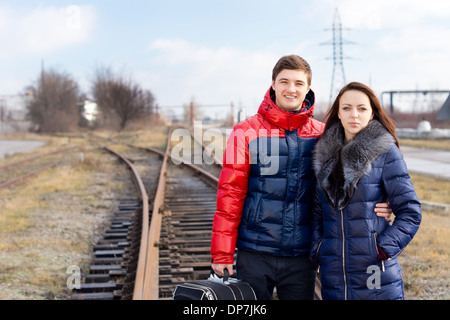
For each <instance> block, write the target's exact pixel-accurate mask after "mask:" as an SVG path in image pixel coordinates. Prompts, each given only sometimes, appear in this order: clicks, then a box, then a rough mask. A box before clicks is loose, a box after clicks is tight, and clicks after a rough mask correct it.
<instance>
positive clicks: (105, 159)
mask: <svg viewBox="0 0 450 320" xmlns="http://www.w3.org/2000/svg"><path fill="white" fill-rule="evenodd" d="M99 134H100V135H102V136H104V137H111V136H113V134H110V133H108V132H101V133H99ZM165 135H166V128H155V129H153V130H151V131H139V132H128V133H125V134H124V135H123V137H122V138H121V139H122V140H123V141H126V142H128V143H133V144H136V145H140V146H149V147H154V148H159V149H163V147H164V145H165V143H166V141H165V139H166V138H165ZM21 138H23V137H21ZM26 138H32V139H42V137H39V136H34V135H32V136H26ZM45 139H46V140H48V141H49V145H47V146H46V147H45V148H46V149H41V150H37V151H34V152H31V153H28V154H17V155H14V156H8V157H7V158H6V159H0V166H1V165H2V164H5V163H9V162H12V161H15V160H18V159H22V158H26V157H29V156H31V155H35V154H39V153H42V152H43V150H47V149H51V148H53V147H59V146H61V145H69V146H70V145H77V144H80V143H81V141H82V140H81V139H76V138H73V139H67V138H63V137H61V138H58V137H51V138H50V137H47V138H45ZM90 147H91V146H90V145H86V144H84V145H83V147H82V149H81V151H79V152H77V153H74V154H71V155H68V156H67V158H66V160H65V161H64V162H63V164H61V165H59V166H57V167H56V168H53V169H51V170H49V171H46V172H44V173H42V174H40V175H39V176H37V177H35V178H33V179H32V180H30V181H29V182H27V183H25V184H21V185H18V186H16V187H14V188H10V189H7V190H0V299H36V300H37V299H66V298H67V294H68V293H69V292H70V291H69V290H68V289H67V286H66V281H67V279H68V277H69V276H70V274H68V273H67V269H68V267H70V266H72V265H75V266H79V267H80V268H81V271H82V272H85V271H86V270H87V266H88V264H89V260H90V252H91V249H92V246H93V244H95V242H96V239H97V238H98V237H100V235H101V233H102V230H103V229H104V228H106V225H107V221H108V218H109V217H110V215H111V213H112V212H113V210H114V208H115V207H116V206H117V204H118V200H117V199H118V197H119V196H120V195H122V194H123V193H124V192H125V191H126V190H129V189H130V188H132V185H131V182H129V180H128V177H129V174H128V172H127V171H126V170H125V169H124V168H123V167H122V166H121V165H120V163H118V161H117V160H116V159H115V158H114V157H111V156H110V155H108V154H106V153H104V152H103V151H101V150H99V149H97V150H94V151H90ZM81 152H82V153H83V157H80V153H81ZM411 176H412V179H413V182H414V185H415V188H416V192H417V193H418V195H419V198H420V199H421V200H426V201H432V202H441V203H447V204H450V182H449V181H446V180H439V179H435V178H430V177H427V176H420V175H411ZM449 214H450V213H449V212H440V211H433V212H431V211H424V212H423V220H422V224H421V226H420V229H419V232H418V233H417V235H416V237H415V238H414V240H413V241H412V242H411V244H410V245H409V246H408V247H407V249H406V250H405V251H404V252H403V253H402V255H401V256H400V263H401V265H402V268H403V273H404V281H405V295H406V298H407V299H427V300H428V299H450V289H449V280H448V279H450V273H449V270H450V268H449V266H450V265H449V257H450V248H449V246H448V243H449V240H450V232H449V231H450V217H449Z"/></svg>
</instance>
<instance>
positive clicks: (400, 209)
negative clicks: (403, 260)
mask: <svg viewBox="0 0 450 320" xmlns="http://www.w3.org/2000/svg"><path fill="white" fill-rule="evenodd" d="M311 75H312V74H311V69H310V66H309V64H308V63H307V62H306V61H305V60H304V59H302V58H300V57H298V56H296V55H290V56H285V57H282V58H281V59H280V60H279V61H278V62H277V64H276V65H275V67H274V69H273V73H272V86H271V88H270V89H269V90H268V91H267V93H266V95H265V97H264V100H263V102H262V104H261V106H260V107H259V110H258V113H257V114H256V115H254V116H253V117H251V118H249V119H247V120H245V121H243V122H240V123H239V124H237V125H236V127H235V128H234V130H233V132H232V134H231V135H230V137H229V139H228V142H227V146H226V149H225V155H224V164H223V169H222V172H221V175H220V179H219V190H218V193H217V211H216V213H215V215H214V224H213V234H212V242H211V254H212V258H213V263H212V268H213V270H214V271H215V272H216V273H217V274H218V275H219V276H221V275H223V270H224V269H225V268H226V269H228V271H229V273H230V274H232V273H233V262H234V261H233V255H234V253H235V248H236V247H237V248H238V253H237V261H236V269H237V277H238V278H239V279H242V280H244V281H247V282H248V283H250V285H251V286H252V287H253V289H254V290H255V292H256V295H257V297H258V299H261V300H268V299H271V298H272V294H273V290H274V287H276V288H277V295H278V297H279V298H280V299H289V300H294V299H302V300H308V299H313V297H314V285H315V276H316V273H317V266H319V267H320V275H321V283H322V297H323V298H324V299H364V300H368V299H403V298H404V296H403V282H402V271H401V268H400V265H399V263H398V260H397V256H398V255H399V254H400V253H401V251H402V250H403V249H404V248H405V247H406V245H407V244H408V243H409V242H410V241H411V239H412V238H413V236H414V235H415V233H416V232H417V230H418V227H419V224H420V220H421V210H420V202H419V200H418V198H417V196H416V193H415V191H414V187H413V185H412V183H411V179H410V177H409V175H408V171H407V168H406V165H405V162H404V161H403V157H402V155H401V153H400V151H399V144H398V140H397V138H396V134H395V127H394V125H393V123H392V121H391V120H390V119H389V118H388V117H387V115H386V114H385V113H384V111H383V109H382V108H381V105H380V102H379V101H378V99H377V98H376V96H375V94H374V93H373V91H372V90H371V89H370V88H368V87H367V86H365V85H363V84H361V83H357V82H352V83H350V84H348V85H346V86H345V87H344V88H343V89H342V90H341V91H340V93H339V95H338V96H337V98H336V101H335V102H334V104H333V105H332V107H331V108H330V110H329V111H328V113H327V115H326V123H325V125H324V124H322V123H320V122H318V121H316V120H314V119H312V115H313V111H314V102H315V97H314V93H313V91H312V90H310V85H311ZM248 132H251V134H246V133H248ZM227 154H232V155H233V156H232V157H227ZM272 162H276V164H277V170H275V172H273V170H272V171H271V173H270V174H265V173H266V172H267V171H265V170H264V169H265V168H267V166H270V165H271V163H272ZM272 164H273V163H272ZM391 208H392V209H391ZM392 212H393V213H394V214H395V221H394V222H393V223H390V222H391V219H390V216H391V213H392Z"/></svg>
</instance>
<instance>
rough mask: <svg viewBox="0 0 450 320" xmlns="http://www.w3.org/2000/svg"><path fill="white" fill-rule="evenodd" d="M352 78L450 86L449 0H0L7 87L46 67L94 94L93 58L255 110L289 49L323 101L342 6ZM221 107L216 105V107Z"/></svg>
mask: <svg viewBox="0 0 450 320" xmlns="http://www.w3.org/2000/svg"><path fill="white" fill-rule="evenodd" d="M336 7H338V8H339V12H340V16H341V20H342V24H343V26H344V27H346V28H349V29H350V30H345V31H344V35H343V36H344V38H345V39H346V40H348V41H351V42H354V43H356V44H346V45H344V54H345V56H347V57H350V58H351V59H346V60H344V69H345V75H346V80H347V81H361V82H364V83H366V84H368V85H370V86H372V88H373V89H374V90H375V91H376V92H377V93H378V94H379V93H381V91H383V90H397V89H450V58H449V57H450V41H449V39H450V2H449V1H442V0H427V1H424V0H420V1H419V0H378V1H361V0H341V1H335V0H314V1H299V0H236V1H235V0H226V1H221V0H217V1H212V0H190V1H186V0H164V1H160V0H154V1H153V0H149V1H135V0H129V1H123V0H122V1H114V0H104V1H100V0H99V1H97V0H92V1H76V0H72V1H63V0H57V1H56V0H47V1H45V0H44V1H31V0H30V1H21V0H15V1H1V0H0V43H1V50H0V65H1V70H0V95H6V94H16V93H18V92H21V91H23V88H24V87H25V86H26V85H28V84H30V83H31V82H32V81H33V80H34V79H36V78H37V77H38V75H39V72H40V69H41V61H42V60H44V64H45V67H46V68H56V69H57V70H61V71H65V72H68V73H69V74H71V75H72V76H73V77H74V79H75V80H77V81H78V83H79V84H80V86H81V88H82V90H83V91H85V92H86V93H87V94H88V95H90V91H89V90H90V79H91V78H92V74H93V72H94V70H95V68H96V66H99V65H103V66H110V67H112V68H113V69H114V70H116V71H125V72H126V73H128V74H132V75H133V76H134V78H135V79H136V80H137V81H139V82H140V83H141V85H142V86H143V87H144V88H146V89H149V90H151V91H152V93H153V94H154V96H155V97H156V99H157V102H158V104H159V105H160V106H178V105H183V104H186V103H188V102H189V101H190V100H191V99H195V101H196V102H197V103H199V104H203V105H209V104H229V103H230V102H231V101H233V102H234V103H235V104H236V105H237V106H243V107H245V108H246V110H247V113H250V114H252V113H255V112H256V110H257V107H258V106H259V104H260V102H261V100H262V98H263V95H264V93H265V92H266V90H267V89H268V88H269V86H270V81H271V72H272V68H273V66H274V64H275V63H276V61H277V60H278V59H279V58H280V57H281V56H283V55H286V54H291V53H295V54H298V55H300V56H302V57H304V58H306V59H307V60H308V62H309V63H310V65H311V67H312V70H313V82H312V89H313V90H314V91H315V93H316V99H317V100H318V101H324V102H328V99H329V94H330V84H331V74H332V60H327V59H326V58H328V57H331V56H332V46H331V45H320V44H321V43H324V42H327V41H330V40H331V31H330V30H326V29H329V28H330V27H331V24H332V21H333V15H334V10H335V8H336ZM214 112H217V110H216V111H214Z"/></svg>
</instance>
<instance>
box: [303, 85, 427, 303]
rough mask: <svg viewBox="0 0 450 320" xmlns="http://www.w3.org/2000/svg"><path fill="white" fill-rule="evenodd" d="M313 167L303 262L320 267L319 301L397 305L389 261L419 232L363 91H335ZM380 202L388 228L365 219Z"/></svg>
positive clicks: (412, 203)
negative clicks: (387, 211) (388, 212)
mask: <svg viewBox="0 0 450 320" xmlns="http://www.w3.org/2000/svg"><path fill="white" fill-rule="evenodd" d="M313 165H314V170H315V174H316V177H317V185H318V188H317V192H316V201H315V206H314V212H313V217H312V226H313V239H312V246H311V258H312V259H313V260H314V261H315V262H317V263H318V264H319V266H320V273H321V282H322V297H323V299H364V300H369V299H383V300H386V299H403V298H404V296H403V281H402V277H403V274H402V270H401V268H400V265H399V263H398V260H397V256H398V255H399V254H400V253H401V252H402V250H403V249H404V248H405V247H406V245H407V244H408V243H409V242H410V241H411V240H412V238H413V237H414V235H415V234H416V232H417V230H418V228H419V224H420V221H421V210H420V202H419V200H418V198H417V195H416V193H415V191H414V187H413V184H412V182H411V179H410V177H409V175H408V171H407V168H406V164H405V162H404V161H403V157H402V154H401V153H400V151H399V143H398V140H397V138H396V134H395V127H394V124H393V123H392V121H391V120H390V119H389V118H388V117H387V115H386V114H385V113H384V111H383V109H382V108H381V105H380V102H379V100H378V99H377V97H376V96H375V94H374V93H373V91H372V90H371V89H370V88H368V87H367V86H365V85H364V84H362V83H358V82H352V83H350V84H348V85H347V86H345V87H344V88H342V90H341V91H340V93H339V95H338V96H337V98H336V101H335V102H334V103H333V105H332V107H331V109H330V110H329V111H328V113H327V116H326V124H325V131H324V133H323V136H322V138H321V140H320V141H319V142H318V143H317V144H316V147H315V150H314V157H313ZM384 201H389V203H390V206H391V208H392V211H393V212H394V214H395V220H394V223H393V224H392V225H390V224H389V223H388V222H387V221H386V220H385V219H383V218H382V217H377V216H376V215H375V214H374V212H373V209H374V207H375V204H376V203H378V202H384Z"/></svg>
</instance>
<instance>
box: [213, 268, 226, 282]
mask: <svg viewBox="0 0 450 320" xmlns="http://www.w3.org/2000/svg"><path fill="white" fill-rule="evenodd" d="M210 275H211V276H216V277H217V275H216V273H215V272H214V270H213V269H212V268H211V273H210ZM222 280H223V283H225V284H228V283H229V280H230V273H229V272H228V269H227V268H224V269H223V278H222Z"/></svg>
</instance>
